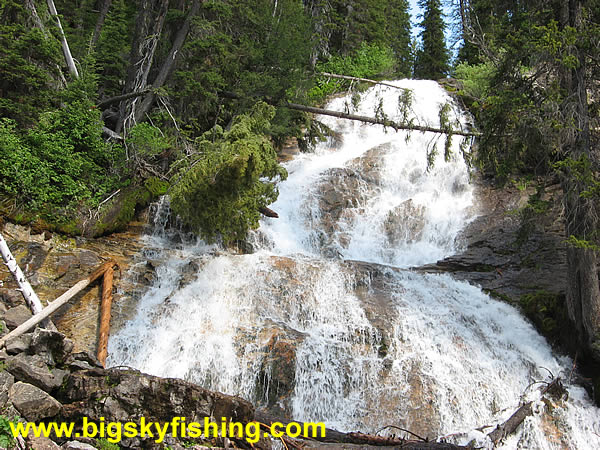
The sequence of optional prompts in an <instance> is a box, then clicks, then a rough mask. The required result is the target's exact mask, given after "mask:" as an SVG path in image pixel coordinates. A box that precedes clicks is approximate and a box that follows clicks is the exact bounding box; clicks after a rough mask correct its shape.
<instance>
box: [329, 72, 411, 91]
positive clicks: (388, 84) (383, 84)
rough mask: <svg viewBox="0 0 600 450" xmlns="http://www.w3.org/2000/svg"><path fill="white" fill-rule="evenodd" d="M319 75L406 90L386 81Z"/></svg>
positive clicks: (335, 74)
mask: <svg viewBox="0 0 600 450" xmlns="http://www.w3.org/2000/svg"><path fill="white" fill-rule="evenodd" d="M317 75H319V76H322V77H328V78H339V79H341V80H349V81H362V82H363V83H371V84H378V85H380V86H388V87H393V88H395V89H402V90H404V89H405V88H403V87H399V86H396V85H394V84H391V83H386V82H385V81H376V80H369V79H368V78H359V77H351V76H348V75H338V74H337V73H329V72H321V73H318V74H317Z"/></svg>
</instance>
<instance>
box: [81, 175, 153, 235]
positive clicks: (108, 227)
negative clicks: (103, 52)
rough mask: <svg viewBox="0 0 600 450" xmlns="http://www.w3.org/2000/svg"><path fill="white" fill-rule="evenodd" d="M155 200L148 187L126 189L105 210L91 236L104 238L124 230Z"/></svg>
mask: <svg viewBox="0 0 600 450" xmlns="http://www.w3.org/2000/svg"><path fill="white" fill-rule="evenodd" d="M153 198H154V195H153V194H152V192H150V190H149V189H148V188H147V187H146V186H131V187H129V188H127V189H124V190H123V191H122V193H121V195H119V196H117V197H115V199H113V201H112V202H111V203H110V205H109V206H108V207H107V208H106V209H105V212H104V214H103V215H102V217H101V218H100V219H99V220H98V222H97V223H96V224H95V226H94V229H93V231H92V233H91V234H92V235H93V236H103V235H106V234H111V233H115V232H117V231H122V230H124V229H125V228H126V227H127V225H128V224H129V222H131V221H132V220H133V218H134V217H135V213H136V211H139V210H140V209H142V208H145V207H146V206H148V204H149V203H150V201H151V200H152V199H153Z"/></svg>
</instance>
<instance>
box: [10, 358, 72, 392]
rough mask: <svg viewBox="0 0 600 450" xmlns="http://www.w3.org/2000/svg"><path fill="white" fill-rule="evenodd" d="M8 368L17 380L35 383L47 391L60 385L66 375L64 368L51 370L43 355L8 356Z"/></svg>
mask: <svg viewBox="0 0 600 450" xmlns="http://www.w3.org/2000/svg"><path fill="white" fill-rule="evenodd" d="M6 370H8V371H9V372H10V373H11V374H12V375H13V376H14V377H15V378H16V379H17V380H19V381H24V382H27V383H30V384H33V385H34V386H37V387H39V388H40V389H43V390H44V391H46V392H51V391H52V390H53V389H56V388H57V387H59V386H60V385H61V384H62V381H63V378H64V376H65V371H63V370H60V369H54V370H52V371H50V369H48V366H47V365H46V363H45V361H44V359H43V358H42V357H41V356H39V355H25V354H23V353H20V354H18V355H16V356H13V357H10V358H8V360H7V364H6Z"/></svg>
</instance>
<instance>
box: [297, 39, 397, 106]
mask: <svg viewBox="0 0 600 450" xmlns="http://www.w3.org/2000/svg"><path fill="white" fill-rule="evenodd" d="M395 63H396V62H395V58H394V53H393V51H392V49H391V48H390V47H388V46H385V45H381V44H367V43H364V42H363V43H362V44H361V46H360V47H359V48H358V49H357V50H356V51H355V52H353V53H351V54H349V55H347V56H340V55H334V56H332V57H331V58H330V59H329V60H328V61H326V62H323V63H318V64H317V66H316V71H317V72H328V73H335V74H341V75H348V76H352V77H359V78H382V77H384V76H385V75H386V74H387V75H390V74H391V72H392V71H393V70H394V65H395ZM349 84H350V82H348V81H345V80H339V79H325V78H322V77H321V78H319V79H317V80H316V82H315V85H314V87H313V88H312V89H311V91H310V93H309V99H311V100H312V101H316V102H319V101H323V100H324V99H325V98H326V97H327V96H329V95H331V94H333V93H335V92H340V91H342V90H345V89H346V88H347V86H348V85H349Z"/></svg>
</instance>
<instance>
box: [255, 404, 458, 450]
mask: <svg viewBox="0 0 600 450" xmlns="http://www.w3.org/2000/svg"><path fill="white" fill-rule="evenodd" d="M254 417H255V420H256V421H258V422H261V423H264V424H267V425H269V426H270V425H272V424H273V423H275V422H279V423H281V424H283V425H284V426H285V425H287V424H289V423H290V422H292V421H291V420H286V419H283V418H281V417H275V416H272V415H270V414H267V413H265V412H264V411H256V412H255V414H254ZM294 422H295V423H298V424H299V425H300V429H304V424H303V423H302V422H298V421H294ZM316 434H317V435H316V436H302V435H300V436H299V437H298V438H303V439H310V440H315V441H319V442H325V443H337V444H355V445H367V446H376V447H381V446H394V447H396V448H398V447H400V448H402V449H409V450H417V449H419V450H420V449H423V450H429V449H431V450H456V449H466V448H467V447H462V446H458V445H453V444H447V443H444V442H427V441H413V440H407V439H400V438H390V437H384V436H373V435H370V434H363V433H342V432H340V431H336V430H332V429H331V428H326V429H325V436H319V435H318V433H316Z"/></svg>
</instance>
